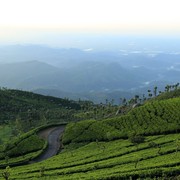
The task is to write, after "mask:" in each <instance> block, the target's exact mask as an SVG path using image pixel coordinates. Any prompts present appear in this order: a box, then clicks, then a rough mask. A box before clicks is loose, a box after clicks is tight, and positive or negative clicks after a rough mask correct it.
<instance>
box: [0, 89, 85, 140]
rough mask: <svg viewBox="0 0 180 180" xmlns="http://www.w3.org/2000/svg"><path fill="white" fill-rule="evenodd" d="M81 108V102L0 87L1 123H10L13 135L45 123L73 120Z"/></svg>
mask: <svg viewBox="0 0 180 180" xmlns="http://www.w3.org/2000/svg"><path fill="white" fill-rule="evenodd" d="M80 109H81V106H80V104H79V103H76V102H75V101H70V100H68V99H60V98H55V97H51V96H43V95H39V94H35V93H31V92H26V91H19V90H8V89H5V88H3V89H0V124H4V123H6V124H9V126H11V127H12V129H13V131H12V133H13V135H18V134H20V133H21V132H26V131H28V130H30V129H31V128H33V127H37V126H40V125H43V124H47V123H52V122H60V121H65V120H66V121H69V120H72V118H73V119H74V113H75V112H76V111H77V110H80ZM0 138H1V137H0Z"/></svg>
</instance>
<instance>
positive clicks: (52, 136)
mask: <svg viewBox="0 0 180 180" xmlns="http://www.w3.org/2000/svg"><path fill="white" fill-rule="evenodd" d="M64 129H65V125H61V126H56V127H49V128H46V129H43V130H41V131H39V132H38V133H37V135H38V136H39V137H40V138H42V139H44V140H47V141H48V147H47V148H46V150H45V151H44V152H43V153H42V154H41V155H40V156H38V157H37V158H35V159H33V160H32V161H30V164H32V163H36V162H40V161H43V160H45V159H48V158H50V157H52V156H54V155H56V154H57V153H58V152H59V150H60V148H61V146H62V144H61V142H60V137H61V136H62V134H63V132H64Z"/></svg>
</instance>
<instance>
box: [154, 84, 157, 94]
mask: <svg viewBox="0 0 180 180" xmlns="http://www.w3.org/2000/svg"><path fill="white" fill-rule="evenodd" d="M154 96H157V86H155V87H154Z"/></svg>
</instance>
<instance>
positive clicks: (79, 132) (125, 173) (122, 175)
mask: <svg viewBox="0 0 180 180" xmlns="http://www.w3.org/2000/svg"><path fill="white" fill-rule="evenodd" d="M164 99H166V100H162V101H152V102H148V103H146V104H145V105H144V106H141V107H138V108H135V109H133V110H132V111H130V112H129V113H128V114H127V115H125V116H119V117H116V118H111V119H106V120H101V121H97V120H87V121H81V122H77V123H70V124H69V125H68V127H67V129H66V132H65V134H64V137H63V141H64V143H66V144H68V143H70V142H71V144H70V145H67V146H65V149H64V151H63V152H62V153H60V154H59V155H57V156H55V157H53V158H50V159H48V160H46V161H43V162H41V163H36V164H33V165H26V166H21V167H14V168H12V170H11V177H12V178H13V179H33V180H34V179H61V180H62V179H130V178H134V179H137V178H138V177H141V178H142V179H146V178H151V177H155V176H157V177H161V178H162V179H165V178H166V177H172V176H174V177H177V179H178V178H180V177H179V176H178V175H179V174H180V134H179V133H178V132H179V129H180V119H179V117H180V114H179V109H180V98H173V99H168V98H164ZM134 133H135V134H141V135H146V136H145V142H144V143H141V144H132V143H131V142H130V141H129V140H128V139H126V138H127V137H128V136H129V135H131V134H134ZM169 133H170V134H169ZM119 138H125V139H119ZM116 139H117V140H116ZM104 140H105V141H104ZM81 142H83V143H84V142H85V143H86V145H84V146H82V144H80V147H79V148H78V143H81ZM75 147H76V148H75Z"/></svg>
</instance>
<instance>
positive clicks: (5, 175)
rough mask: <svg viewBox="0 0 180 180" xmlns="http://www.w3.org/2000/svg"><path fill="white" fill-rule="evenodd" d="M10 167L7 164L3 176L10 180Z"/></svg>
mask: <svg viewBox="0 0 180 180" xmlns="http://www.w3.org/2000/svg"><path fill="white" fill-rule="evenodd" d="M10 171H11V169H10V167H9V166H7V167H6V169H5V170H4V171H3V172H2V177H3V178H4V179H5V180H9V177H10Z"/></svg>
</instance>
